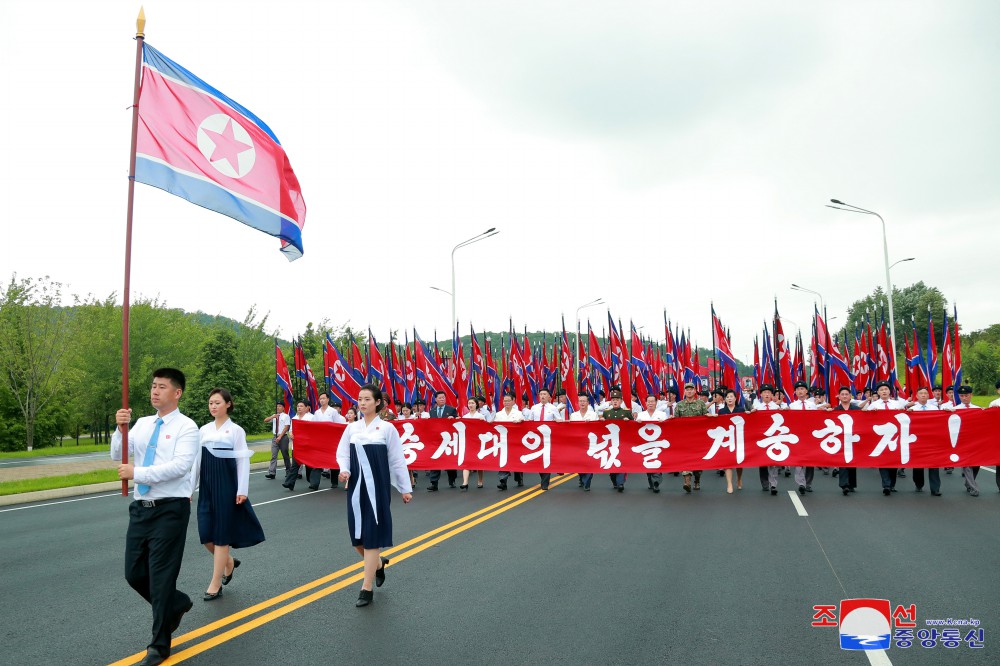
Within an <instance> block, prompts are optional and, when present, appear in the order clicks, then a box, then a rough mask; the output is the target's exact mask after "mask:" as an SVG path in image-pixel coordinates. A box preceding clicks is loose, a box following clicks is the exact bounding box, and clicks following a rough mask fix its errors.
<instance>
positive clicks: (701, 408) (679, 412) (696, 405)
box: [674, 398, 708, 492]
mask: <svg viewBox="0 0 1000 666" xmlns="http://www.w3.org/2000/svg"><path fill="white" fill-rule="evenodd" d="M674 416H676V417H678V418H683V417H685V416H708V405H706V404H705V401H704V400H702V399H701V398H696V399H694V400H687V399H685V400H681V401H680V402H678V403H677V404H676V405H674ZM692 474H694V488H695V490H700V489H701V470H700V469H698V470H694V471H693V472H692V471H686V472H681V475H683V477H684V490H686V491H688V492H691V479H690V476H691V475H692Z"/></svg>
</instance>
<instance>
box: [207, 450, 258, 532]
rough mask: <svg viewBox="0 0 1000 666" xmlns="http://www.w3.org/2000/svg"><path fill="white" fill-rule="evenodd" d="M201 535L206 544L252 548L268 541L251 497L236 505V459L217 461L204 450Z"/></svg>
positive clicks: (220, 459) (219, 459) (217, 459)
mask: <svg viewBox="0 0 1000 666" xmlns="http://www.w3.org/2000/svg"><path fill="white" fill-rule="evenodd" d="M199 483H200V489H199V491H198V536H199V537H200V538H201V542H202V543H214V544H215V545H217V546H231V547H233V548H249V547H250V546H256V545H257V544H258V543H261V542H262V541H263V540H264V530H263V529H261V526H260V521H258V520H257V515H256V514H255V513H254V512H253V507H252V506H251V505H250V500H249V498H248V499H247V500H246V501H244V502H243V504H237V503H236V489H237V487H238V486H237V483H236V460H235V459H233V458H216V457H215V456H213V455H212V454H211V453H209V452H208V450H207V449H205V448H204V447H202V449H201V481H200V482H199Z"/></svg>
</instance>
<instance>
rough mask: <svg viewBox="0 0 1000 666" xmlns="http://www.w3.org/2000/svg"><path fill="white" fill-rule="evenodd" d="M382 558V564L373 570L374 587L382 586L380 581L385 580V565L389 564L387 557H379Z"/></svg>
mask: <svg viewBox="0 0 1000 666" xmlns="http://www.w3.org/2000/svg"><path fill="white" fill-rule="evenodd" d="M379 559H380V560H382V566H380V567H379V568H378V569H376V570H375V587H382V583H384V582H385V567H386V565H387V564H389V558H388V557H380V558H379Z"/></svg>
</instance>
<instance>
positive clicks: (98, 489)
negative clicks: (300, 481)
mask: <svg viewBox="0 0 1000 666" xmlns="http://www.w3.org/2000/svg"><path fill="white" fill-rule="evenodd" d="M269 464H270V463H266V462H259V463H253V464H252V465H250V470H251V471H254V470H259V469H267V466H268V465H269ZM121 487H122V484H121V482H120V481H108V482H107V483H91V484H88V485H85V486H69V487H67V488H52V489H50V490H36V491H34V492H30V493H16V494H14V495H3V496H0V506H10V505H12V504H28V503H30V502H45V501H48V500H54V499H63V498H64V497H74V496H76V495H93V494H94V493H106V492H110V491H112V490H118V491H120V490H121Z"/></svg>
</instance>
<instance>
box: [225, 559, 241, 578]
mask: <svg viewBox="0 0 1000 666" xmlns="http://www.w3.org/2000/svg"><path fill="white" fill-rule="evenodd" d="M238 566H240V561H239V560H238V559H236V558H235V557H234V558H233V570H232V571H230V572H229V575H228V576H227V575H225V574H222V584H223V585H229V581H231V580H232V579H233V574H234V573H236V567H238Z"/></svg>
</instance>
